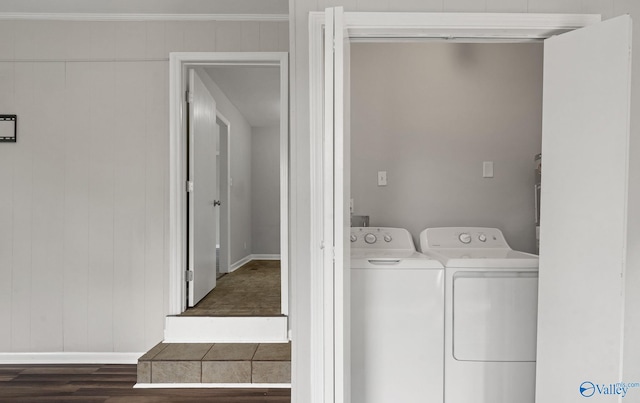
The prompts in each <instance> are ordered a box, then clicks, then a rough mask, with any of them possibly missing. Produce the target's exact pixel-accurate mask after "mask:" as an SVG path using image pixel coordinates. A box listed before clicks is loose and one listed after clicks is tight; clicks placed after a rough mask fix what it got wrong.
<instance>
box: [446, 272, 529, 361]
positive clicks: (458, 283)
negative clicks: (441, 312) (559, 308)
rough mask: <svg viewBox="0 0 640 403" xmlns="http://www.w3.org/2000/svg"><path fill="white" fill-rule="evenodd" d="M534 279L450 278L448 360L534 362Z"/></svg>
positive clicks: (508, 275)
mask: <svg viewBox="0 0 640 403" xmlns="http://www.w3.org/2000/svg"><path fill="white" fill-rule="evenodd" d="M537 316H538V273H537V272H532V271H528V272H523V271H505V270H501V271H483V272H477V271H476V272H458V273H456V274H455V275H454V276H453V356H454V358H455V359H456V360H459V361H535V360H536V327H537V326H536V324H537Z"/></svg>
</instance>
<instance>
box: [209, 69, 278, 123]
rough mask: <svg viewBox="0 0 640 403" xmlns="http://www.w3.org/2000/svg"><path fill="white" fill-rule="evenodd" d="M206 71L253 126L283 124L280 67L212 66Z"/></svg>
mask: <svg viewBox="0 0 640 403" xmlns="http://www.w3.org/2000/svg"><path fill="white" fill-rule="evenodd" d="M205 70H206V72H207V74H208V75H209V77H211V79H212V80H213V81H214V82H215V83H216V84H217V85H218V87H220V89H221V90H222V92H224V93H225V95H226V96H227V98H229V100H230V101H231V103H232V104H234V105H235V107H236V108H238V110H239V111H240V113H241V114H242V115H243V116H244V118H245V119H246V120H247V122H249V124H250V125H251V126H253V127H263V126H276V125H278V124H279V123H280V67H278V66H212V67H207V68H206V69H205Z"/></svg>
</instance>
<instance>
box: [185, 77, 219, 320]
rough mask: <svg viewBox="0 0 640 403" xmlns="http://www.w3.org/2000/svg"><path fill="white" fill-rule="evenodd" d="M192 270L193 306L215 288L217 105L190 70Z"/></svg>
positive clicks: (190, 241) (190, 255)
mask: <svg viewBox="0 0 640 403" xmlns="http://www.w3.org/2000/svg"><path fill="white" fill-rule="evenodd" d="M189 91H190V94H189V182H190V184H191V185H190V186H191V189H190V192H189V267H188V269H189V271H191V272H192V273H191V274H190V279H188V288H189V298H188V305H189V306H190V307H192V306H194V305H195V304H197V303H198V301H200V300H201V299H202V298H204V296H205V295H207V294H208V293H209V292H210V291H211V290H213V289H214V288H215V286H216V231H217V224H216V214H215V209H217V208H219V207H218V206H217V203H216V201H218V200H219V198H218V194H217V188H218V185H217V180H218V175H217V173H216V148H217V143H218V136H219V132H218V130H217V127H218V126H217V125H216V102H215V100H214V99H213V97H212V96H211V94H210V93H209V91H208V90H207V88H206V86H205V85H204V83H203V82H202V80H201V79H200V77H199V76H198V74H197V73H196V72H195V70H193V69H190V70H189Z"/></svg>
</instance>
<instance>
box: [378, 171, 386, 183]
mask: <svg viewBox="0 0 640 403" xmlns="http://www.w3.org/2000/svg"><path fill="white" fill-rule="evenodd" d="M378 186H387V171H378Z"/></svg>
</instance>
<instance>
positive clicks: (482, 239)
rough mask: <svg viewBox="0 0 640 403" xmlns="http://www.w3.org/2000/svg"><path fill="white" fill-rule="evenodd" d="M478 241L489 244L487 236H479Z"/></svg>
mask: <svg viewBox="0 0 640 403" xmlns="http://www.w3.org/2000/svg"><path fill="white" fill-rule="evenodd" d="M478 241H480V242H487V236H486V235H485V234H480V235H478Z"/></svg>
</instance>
